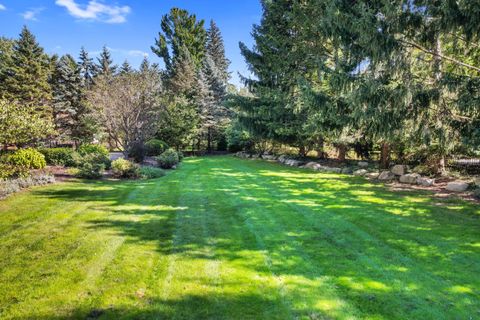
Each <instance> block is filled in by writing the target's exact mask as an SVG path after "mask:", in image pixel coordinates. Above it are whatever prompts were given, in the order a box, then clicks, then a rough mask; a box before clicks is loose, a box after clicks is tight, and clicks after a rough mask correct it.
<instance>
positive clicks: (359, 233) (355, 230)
mask: <svg viewBox="0 0 480 320" xmlns="http://www.w3.org/2000/svg"><path fill="white" fill-rule="evenodd" d="M270 180H272V179H270ZM281 192H283V190H281ZM283 193H284V192H283ZM287 195H288V196H291V195H290V194H287ZM275 197H277V198H280V199H281V198H285V193H284V194H276V195H275ZM287 205H289V206H290V207H291V208H292V209H294V210H297V211H298V212H300V213H302V214H303V215H305V211H304V210H300V211H299V210H298V207H297V206H296V205H293V204H291V203H287ZM305 218H307V220H308V221H309V223H308V224H307V225H314V226H321V227H320V229H324V228H323V224H320V225H318V224H317V220H316V219H312V218H311V217H310V215H308V217H307V216H305ZM346 222H348V220H347V221H346ZM348 223H349V225H347V226H346V228H344V230H345V231H349V232H353V233H354V234H357V236H359V238H363V239H374V240H377V241H373V242H377V243H379V244H380V246H381V247H383V249H384V250H386V251H389V252H391V253H397V251H396V250H394V249H392V248H391V247H390V246H388V245H386V244H384V243H383V242H382V241H378V240H379V239H377V238H375V237H373V236H372V235H371V234H369V233H367V232H364V231H363V230H362V229H361V228H359V227H358V226H356V224H354V223H352V222H348ZM354 226H356V227H357V228H355V227H354ZM333 240H334V239H333ZM334 241H335V240H334ZM337 243H338V242H337ZM343 247H344V249H346V250H349V249H350V248H349V247H348V246H343ZM350 251H351V250H350ZM356 255H357V256H359V257H360V258H361V261H364V262H367V263H368V264H369V265H370V266H372V267H373V268H374V269H376V270H378V271H379V272H377V273H380V274H382V276H383V275H384V274H386V273H387V274H389V275H390V276H392V275H393V274H392V273H391V272H389V271H385V270H384V268H381V266H379V265H378V264H377V263H376V262H374V261H373V260H371V259H370V258H369V257H368V256H365V255H359V254H356ZM385 255H386V257H385V259H386V260H387V261H388V256H389V255H388V254H385ZM400 257H401V258H403V262H404V263H407V265H408V266H409V267H410V266H412V265H413V267H414V268H413V269H422V268H423V266H419V265H418V264H417V262H416V261H413V260H412V259H411V258H409V257H405V256H403V255H401V256H400ZM422 277H423V278H424V279H427V280H428V281H427V282H428V283H442V282H443V280H444V279H443V278H442V277H438V276H436V275H428V272H426V273H423V274H422ZM384 278H385V277H384ZM387 279H388V277H387ZM432 280H437V281H432ZM439 280H440V281H439ZM423 281H425V280H423ZM396 287H398V283H397V285H396ZM397 290H399V291H401V292H402V294H405V295H407V294H408V293H407V292H406V291H405V288H402V287H400V288H399V289H397ZM433 292H435V290H433ZM436 295H439V296H440V297H442V298H443V299H442V300H444V301H445V300H446V301H448V296H447V295H446V294H445V293H443V292H440V293H439V290H437V294H436ZM399 307H400V306H399ZM439 316H441V315H440V314H439Z"/></svg>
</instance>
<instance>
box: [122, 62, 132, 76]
mask: <svg viewBox="0 0 480 320" xmlns="http://www.w3.org/2000/svg"><path fill="white" fill-rule="evenodd" d="M132 72H133V68H132V66H131V65H130V63H129V62H128V60H125V61H124V62H123V63H122V65H121V66H120V71H119V73H120V74H128V73H132Z"/></svg>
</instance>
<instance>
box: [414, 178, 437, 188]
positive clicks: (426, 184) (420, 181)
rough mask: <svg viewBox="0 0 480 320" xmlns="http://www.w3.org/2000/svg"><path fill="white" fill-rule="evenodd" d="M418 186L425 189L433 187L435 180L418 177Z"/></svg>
mask: <svg viewBox="0 0 480 320" xmlns="http://www.w3.org/2000/svg"><path fill="white" fill-rule="evenodd" d="M417 184H418V185H421V186H424V187H431V186H433V185H434V184H435V179H430V178H426V177H418V179H417Z"/></svg>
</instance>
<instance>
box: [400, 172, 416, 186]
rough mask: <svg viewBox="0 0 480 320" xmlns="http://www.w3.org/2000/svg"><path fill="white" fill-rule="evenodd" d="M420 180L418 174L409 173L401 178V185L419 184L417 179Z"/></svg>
mask: <svg viewBox="0 0 480 320" xmlns="http://www.w3.org/2000/svg"><path fill="white" fill-rule="evenodd" d="M418 178H420V175H419V174H418V173H407V174H404V175H403V176H400V182H401V183H408V184H417V179H418Z"/></svg>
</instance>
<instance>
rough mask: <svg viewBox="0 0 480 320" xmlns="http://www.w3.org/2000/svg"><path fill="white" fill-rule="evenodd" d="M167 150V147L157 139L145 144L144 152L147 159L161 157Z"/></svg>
mask: <svg viewBox="0 0 480 320" xmlns="http://www.w3.org/2000/svg"><path fill="white" fill-rule="evenodd" d="M167 149H168V145H167V144H166V143H165V142H163V141H162V140H159V139H152V140H149V141H147V142H146V143H145V151H146V154H147V156H149V157H154V156H158V155H161V154H162V153H163V152H165V150H167Z"/></svg>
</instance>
